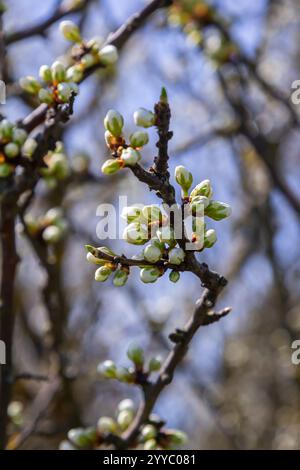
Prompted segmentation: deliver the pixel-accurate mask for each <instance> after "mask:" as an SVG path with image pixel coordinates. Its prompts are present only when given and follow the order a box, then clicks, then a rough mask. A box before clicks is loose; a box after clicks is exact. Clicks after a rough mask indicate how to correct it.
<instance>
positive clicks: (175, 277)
mask: <svg viewBox="0 0 300 470" xmlns="http://www.w3.org/2000/svg"><path fill="white" fill-rule="evenodd" d="M169 279H170V281H171V282H174V283H175V282H177V281H179V279H180V273H179V272H178V271H171V272H170V274H169Z"/></svg>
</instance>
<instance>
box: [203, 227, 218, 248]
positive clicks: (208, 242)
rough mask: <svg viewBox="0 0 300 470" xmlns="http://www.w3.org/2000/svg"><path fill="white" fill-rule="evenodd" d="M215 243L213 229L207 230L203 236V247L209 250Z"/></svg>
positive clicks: (215, 237) (215, 238) (215, 236)
mask: <svg viewBox="0 0 300 470" xmlns="http://www.w3.org/2000/svg"><path fill="white" fill-rule="evenodd" d="M216 241H217V234H216V231H215V230H214V229H210V230H207V231H206V232H205V235H204V247H205V248H211V247H212V246H213V245H214V244H215V243H216Z"/></svg>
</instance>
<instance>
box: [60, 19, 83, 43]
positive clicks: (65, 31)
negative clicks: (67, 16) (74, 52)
mask: <svg viewBox="0 0 300 470" xmlns="http://www.w3.org/2000/svg"><path fill="white" fill-rule="evenodd" d="M59 30H60V32H61V33H62V35H63V36H64V38H65V39H67V40H68V41H72V42H81V35H80V30H79V28H78V26H77V25H76V24H75V23H73V21H68V20H67V21H62V22H61V23H60V25H59Z"/></svg>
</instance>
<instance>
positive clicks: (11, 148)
mask: <svg viewBox="0 0 300 470" xmlns="http://www.w3.org/2000/svg"><path fill="white" fill-rule="evenodd" d="M19 152H20V150H19V147H18V145H17V144H15V143H13V142H10V143H9V144H6V145H5V146H4V153H5V155H6V156H7V158H15V157H16V156H17V155H18V154H19Z"/></svg>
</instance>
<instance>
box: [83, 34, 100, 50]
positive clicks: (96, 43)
mask: <svg viewBox="0 0 300 470" xmlns="http://www.w3.org/2000/svg"><path fill="white" fill-rule="evenodd" d="M103 42H104V39H103V37H102V36H96V37H94V38H92V39H90V40H89V41H88V42H87V47H90V48H91V49H92V50H93V52H98V51H99V50H100V49H101V46H102V45H103Z"/></svg>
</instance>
